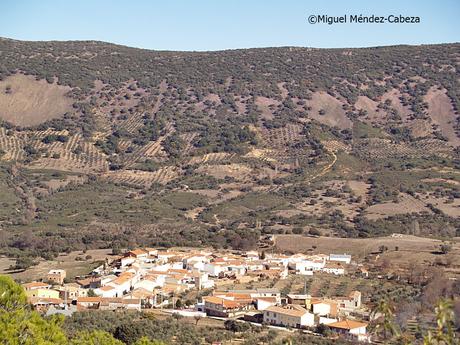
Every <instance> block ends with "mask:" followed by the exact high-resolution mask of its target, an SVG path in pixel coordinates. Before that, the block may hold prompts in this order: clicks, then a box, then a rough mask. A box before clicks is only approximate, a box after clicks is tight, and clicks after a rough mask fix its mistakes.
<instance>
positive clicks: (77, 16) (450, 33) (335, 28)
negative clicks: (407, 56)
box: [0, 0, 460, 50]
mask: <svg viewBox="0 0 460 345" xmlns="http://www.w3.org/2000/svg"><path fill="white" fill-rule="evenodd" d="M344 14H347V15H360V14H363V15H372V14H375V15H378V16H387V15H390V14H394V15H397V16H399V15H400V14H401V15H405V16H419V17H420V19H421V23H420V24H351V23H346V24H334V25H327V24H315V25H312V24H309V23H308V17H309V16H310V15H329V16H339V15H344ZM459 16H460V0H435V1H428V0H419V1H415V0H391V1H382V0H381V1H372V0H369V1H358V0H341V1H340V0H316V1H300V0H299V1H294V0H283V1H281V0H280V1H270V0H253V1H251V0H244V1H243V0H227V1H223V0H214V1H211V0H207V1H205V0H203V1H200V0H183V1H174V0H169V1H153V0H152V1H135V0H133V1H126V0H124V1H122V0H112V1H107V0H103V1H96V0H74V1H71V0H61V1H58V0H54V1H53V0H0V36H3V37H9V38H15V39H21V40H100V41H108V42H113V43H119V44H124V45H128V46H134V47H141V48H148V49H161V50H165V49H166V50H217V49H232V48H249V47H268V46H309V47H362V46H379V45H393V44H425V43H445V42H459V41H460V37H459V36H460V25H459V21H460V17H459Z"/></svg>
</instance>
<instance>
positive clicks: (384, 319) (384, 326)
mask: <svg viewBox="0 0 460 345" xmlns="http://www.w3.org/2000/svg"><path fill="white" fill-rule="evenodd" d="M371 319H374V322H373V331H374V333H375V334H376V335H378V336H381V337H382V338H383V339H384V340H386V341H390V340H393V339H396V338H398V337H399V336H400V334H401V332H400V329H399V327H398V326H397V325H396V323H395V307H394V304H393V302H392V301H391V300H390V299H389V298H388V297H386V298H382V299H381V300H380V301H379V303H378V304H377V305H376V306H375V308H374V309H373V310H372V312H371Z"/></svg>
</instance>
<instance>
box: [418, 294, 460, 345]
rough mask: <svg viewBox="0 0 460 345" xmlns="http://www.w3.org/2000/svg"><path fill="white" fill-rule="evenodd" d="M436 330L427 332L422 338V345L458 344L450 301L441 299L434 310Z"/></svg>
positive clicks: (459, 342)
mask: <svg viewBox="0 0 460 345" xmlns="http://www.w3.org/2000/svg"><path fill="white" fill-rule="evenodd" d="M435 312H436V324H437V327H436V330H434V331H428V334H427V335H426V336H424V337H423V344H424V345H441V344H446V345H447V344H452V345H453V344H460V341H459V339H458V338H457V337H456V332H455V322H454V320H455V316H454V307H453V302H452V300H450V299H441V300H440V301H439V302H438V305H437V306H436V308H435Z"/></svg>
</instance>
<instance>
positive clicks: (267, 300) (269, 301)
mask: <svg viewBox="0 0 460 345" xmlns="http://www.w3.org/2000/svg"><path fill="white" fill-rule="evenodd" d="M255 301H256V309H257V310H265V309H267V308H269V307H273V306H274V305H276V303H277V301H276V297H258V298H256V299H255Z"/></svg>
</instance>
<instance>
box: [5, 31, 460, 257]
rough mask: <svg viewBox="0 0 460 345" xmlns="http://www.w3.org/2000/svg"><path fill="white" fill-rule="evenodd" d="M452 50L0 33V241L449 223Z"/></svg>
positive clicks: (29, 246)
mask: <svg viewBox="0 0 460 345" xmlns="http://www.w3.org/2000/svg"><path fill="white" fill-rule="evenodd" d="M459 57H460V45H459V44H443V45H430V46H394V47H379V48H362V49H310V48H293V47H285V48H263V49H246V50H232V51H220V52H200V53H198V52H195V53H192V52H161V51H148V50H141V49H136V48H128V47H123V46H117V45H113V44H108V43H103V42H22V41H14V40H8V39H1V40H0V77H1V79H2V80H1V81H0V93H1V95H0V118H2V119H3V120H4V122H3V123H2V125H1V128H0V156H1V157H0V159H1V162H2V163H1V164H2V165H3V171H4V173H3V175H2V176H1V179H0V183H1V184H2V185H3V186H4V188H5V190H14V191H15V192H14V197H15V198H17V199H18V200H21V201H22V202H20V205H17V202H16V204H14V203H11V202H5V203H4V205H6V206H5V207H7V208H8V209H9V211H5V212H3V213H2V216H1V218H0V222H1V223H0V224H2V225H1V226H2V227H3V229H4V231H3V235H4V236H3V237H4V240H3V241H0V243H1V245H2V246H3V247H4V248H5V250H6V251H14V250H16V249H19V250H33V251H34V252H35V253H38V254H40V255H44V254H46V253H49V252H56V251H60V250H64V249H67V248H81V247H82V246H93V247H96V246H99V247H100V246H107V245H109V244H110V245H113V243H118V244H120V245H126V244H127V243H130V242H133V241H135V242H136V241H137V242H138V243H144V242H149V243H151V244H165V245H169V244H195V245H200V244H203V243H213V244H215V245H218V246H233V247H237V248H245V247H252V246H254V245H256V242H257V240H258V237H259V235H260V234H261V233H283V232H292V231H294V232H300V233H301V232H305V233H306V232H308V231H311V232H312V233H316V232H318V231H319V232H321V233H323V234H331V235H340V236H375V235H380V234H385V233H391V232H404V233H414V234H422V235H426V236H432V235H435V236H447V237H449V236H455V235H456V234H457V232H458V231H459V230H458V229H459V215H460V200H459V196H460V176H459V173H458V167H459V165H460V159H459V154H460V150H459V149H458V146H459V144H460V139H459V128H460V126H459V123H460V122H459V116H458V106H459V97H458V96H459V95H458V93H459V90H460V88H459V85H458V80H459V75H458V62H459ZM24 74H26V75H27V76H24ZM18 80H20V81H21V83H18ZM30 90H36V91H33V92H32V91H30ZM12 105H14V106H12ZM95 192H96V193H95ZM13 199H14V198H13ZM13 205H16V206H15V209H13ZM25 229H27V231H31V233H32V235H31V234H30V233H27V234H28V235H29V237H31V238H32V240H29V239H26V238H25V236H24V230H25ZM76 229H77V230H78V232H75V230H76ZM3 237H0V238H3ZM12 248H16V249H12Z"/></svg>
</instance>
